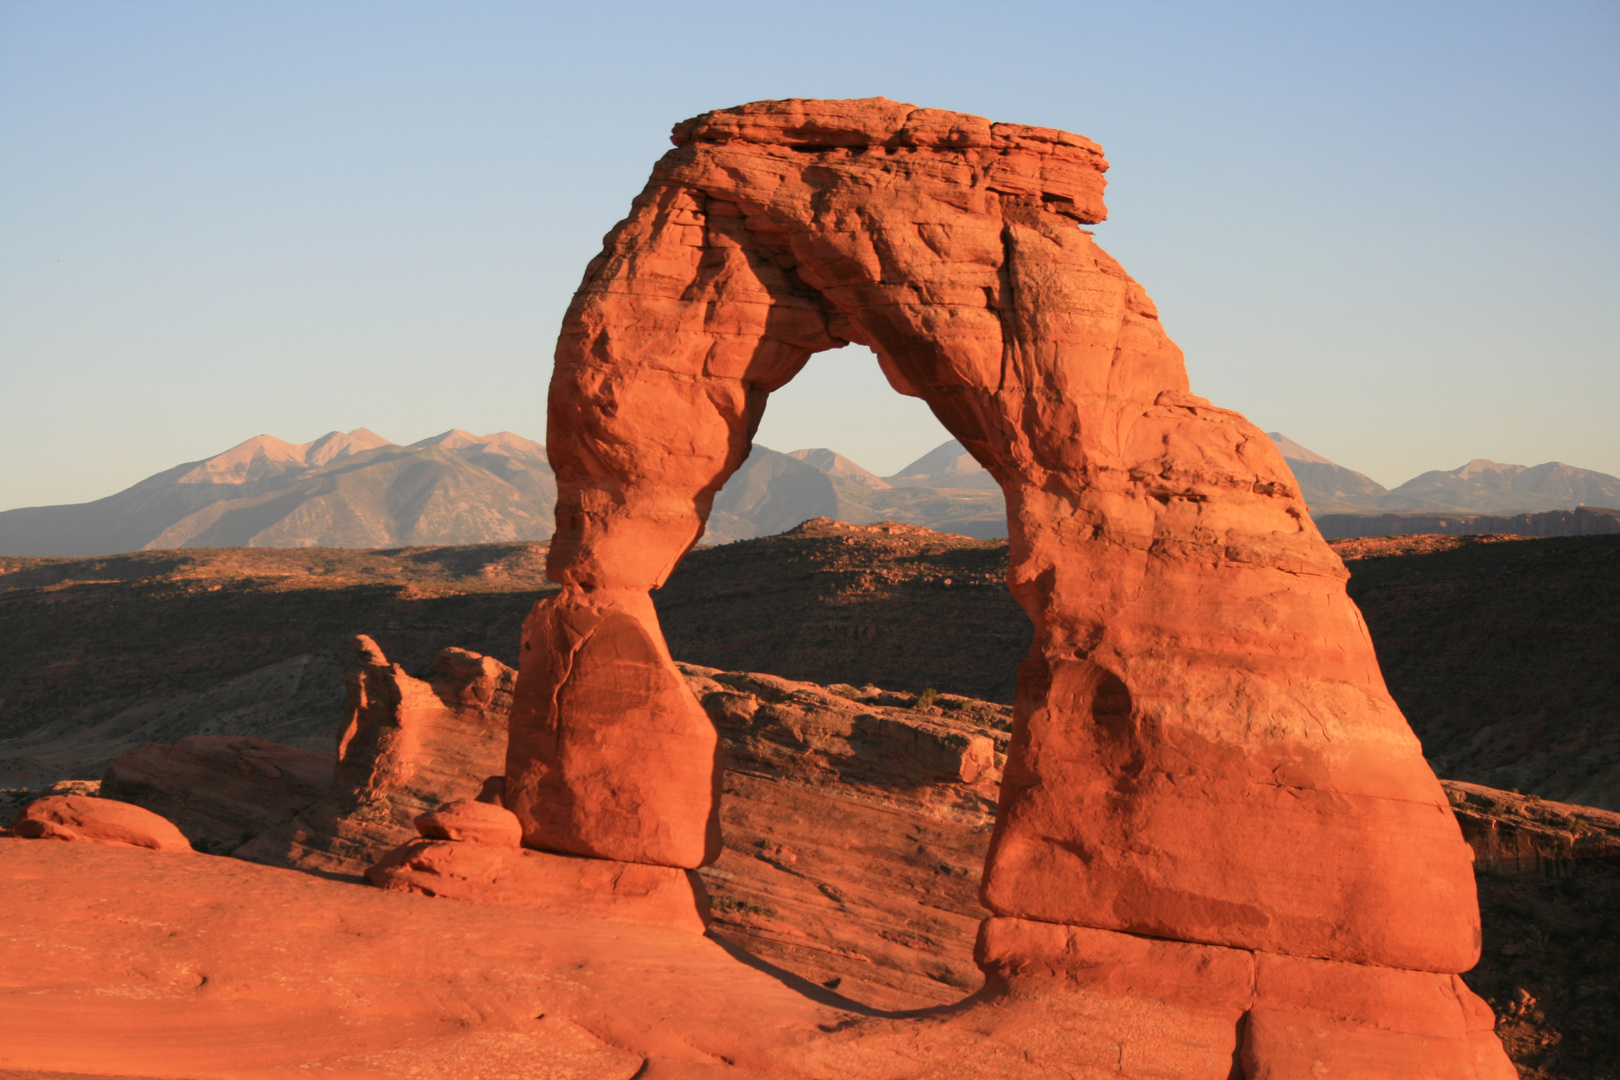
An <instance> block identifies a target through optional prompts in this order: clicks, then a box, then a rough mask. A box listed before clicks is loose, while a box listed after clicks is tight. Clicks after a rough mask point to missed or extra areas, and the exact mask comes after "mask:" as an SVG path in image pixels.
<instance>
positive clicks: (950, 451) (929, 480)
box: [884, 439, 1001, 493]
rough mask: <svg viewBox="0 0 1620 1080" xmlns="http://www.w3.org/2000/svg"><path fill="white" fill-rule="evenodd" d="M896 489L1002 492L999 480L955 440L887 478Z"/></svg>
mask: <svg viewBox="0 0 1620 1080" xmlns="http://www.w3.org/2000/svg"><path fill="white" fill-rule="evenodd" d="M884 479H885V480H887V481H888V482H889V484H890V485H891V486H893V487H931V488H986V489H989V490H993V491H996V492H998V493H999V492H1000V491H1001V485H1000V484H997V483H996V479H995V477H993V476H991V475H990V473H989V472H988V471H987V470H986V469H985V467H984V466H983V465H980V464H979V463H978V462H977V461H975V460H973V455H972V454H970V453H968V452H967V449H966V448H965V447H963V446H962V444H961V443H959V442H957V441H956V440H955V439H952V440H950V441H949V442H945V443H941V444H940V445H938V446H936V447H934V448H933V449H932V450H930V451H928V453H926V454H924V455H923V456H922V457H920V458H918V459H917V460H916V461H913V462H912V463H911V464H910V465H907V466H906V467H905V468H903V469H901V470H900V471H899V472H897V473H895V474H894V475H893V476H885V477H884Z"/></svg>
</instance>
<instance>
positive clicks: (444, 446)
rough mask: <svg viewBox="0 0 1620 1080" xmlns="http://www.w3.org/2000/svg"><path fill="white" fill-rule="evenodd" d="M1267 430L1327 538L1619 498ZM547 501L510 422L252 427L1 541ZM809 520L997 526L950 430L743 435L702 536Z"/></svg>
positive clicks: (291, 534)
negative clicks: (902, 434) (1358, 463)
mask: <svg viewBox="0 0 1620 1080" xmlns="http://www.w3.org/2000/svg"><path fill="white" fill-rule="evenodd" d="M1269 437H1270V438H1271V439H1272V441H1273V442H1274V443H1275V444H1276V445H1277V446H1278V448H1279V449H1280V450H1281V451H1282V454H1283V457H1284V459H1285V460H1286V461H1287V463H1288V466H1289V468H1290V469H1291V470H1293V473H1294V477H1295V479H1296V481H1297V482H1298V483H1299V487H1300V491H1301V493H1302V494H1303V496H1304V498H1305V500H1306V503H1307V504H1308V505H1309V506H1310V509H1311V513H1312V515H1313V516H1314V517H1316V518H1317V519H1318V521H1319V524H1321V525H1322V526H1323V527H1324V529H1325V530H1326V529H1327V528H1328V524H1327V519H1328V518H1330V517H1331V518H1332V525H1331V531H1332V532H1333V534H1334V535H1341V536H1344V535H1360V534H1362V533H1359V532H1358V531H1357V530H1370V532H1366V533H1365V534H1366V535H1373V534H1381V533H1382V532H1384V531H1388V530H1390V529H1395V530H1397V531H1407V526H1406V523H1405V520H1404V517H1403V515H1404V516H1410V515H1413V514H1445V515H1452V516H1454V517H1455V516H1458V515H1463V516H1470V515H1471V516H1473V517H1476V518H1478V519H1479V524H1480V528H1482V529H1499V528H1504V527H1510V525H1508V524H1504V523H1507V522H1509V521H1510V519H1513V520H1516V519H1517V518H1518V517H1522V516H1523V515H1526V514H1546V513H1554V512H1563V511H1572V510H1574V509H1576V508H1577V507H1580V506H1582V505H1585V506H1598V507H1602V506H1610V507H1620V477H1613V476H1609V475H1607V474H1605V473H1599V472H1594V471H1592V470H1588V469H1578V468H1575V467H1573V466H1569V465H1564V464H1562V463H1559V462H1546V463H1544V464H1541V465H1535V466H1523V465H1504V464H1500V463H1497V462H1493V461H1489V460H1487V459H1484V458H1476V459H1474V460H1472V461H1470V462H1468V463H1467V464H1465V465H1463V466H1460V467H1459V468H1456V469H1452V470H1431V471H1429V472H1426V473H1423V474H1421V475H1419V476H1416V477H1413V478H1412V479H1411V480H1408V481H1407V482H1406V483H1404V484H1402V485H1400V486H1399V487H1396V488H1394V489H1388V488H1385V487H1383V486H1382V485H1381V484H1379V483H1377V482H1376V481H1374V480H1372V479H1371V478H1370V477H1368V476H1365V475H1364V474H1362V473H1358V472H1356V471H1354V470H1353V469H1348V468H1345V467H1344V466H1341V465H1338V464H1337V463H1335V462H1333V461H1330V460H1329V459H1328V458H1326V457H1325V456H1323V455H1321V454H1318V453H1316V452H1315V451H1312V450H1309V449H1308V448H1306V447H1304V446H1302V445H1300V444H1299V443H1297V442H1295V441H1294V440H1292V439H1290V438H1288V437H1287V436H1285V435H1283V434H1282V433H1281V432H1271V433H1269ZM556 499H557V488H556V480H555V477H554V476H553V474H552V471H551V464H550V461H549V459H548V458H547V456H546V450H545V447H544V446H543V445H542V444H540V443H539V442H536V441H534V440H531V439H525V438H523V437H522V436H520V435H516V434H514V433H512V432H510V431H500V432H495V433H493V434H489V435H475V434H473V433H472V432H469V431H465V430H463V429H460V428H451V429H449V430H447V431H444V432H441V433H439V434H438V435H433V436H429V437H428V438H425V439H420V440H418V441H416V442H414V443H411V444H409V445H400V444H397V443H394V442H391V441H389V440H388V439H385V438H384V437H383V436H381V435H378V434H377V433H376V432H374V431H370V430H368V429H366V428H356V429H354V430H353V431H349V432H342V431H332V432H328V433H327V434H325V435H322V436H321V437H320V438H317V439H313V440H311V441H309V442H306V443H290V442H286V441H284V440H282V439H279V438H277V437H275V436H273V435H256V436H254V437H253V438H251V439H247V440H245V441H243V442H241V443H238V444H237V445H236V446H233V447H231V448H230V449H228V450H226V451H224V452H223V453H220V454H216V455H214V456H212V457H209V458H204V459H202V460H200V461H190V462H184V463H182V464H180V465H176V466H174V467H173V468H170V469H166V470H164V471H162V472H160V473H157V474H155V475H153V476H149V477H147V478H146V479H144V480H142V481H140V482H138V483H136V484H133V485H131V486H130V487H128V488H125V489H124V490H123V491H120V492H116V493H114V494H112V495H109V496H106V497H105V498H102V499H97V500H94V501H92V502H86V503H74V504H67V505H60V506H40V507H21V508H18V509H15V510H6V511H0V554H6V555H46V556H52V555H54V556H96V555H110V554H114V553H118V552H127V551H139V550H156V549H163V548H181V547H203V546H206V547H236V546H241V547H253V546H270V547H361V548H365V547H369V548H386V547H399V546H405V545H411V544H469V543H492V542H501V541H510V540H545V539H547V538H549V537H550V536H551V533H552V527H553V525H552V517H553V512H554V510H555V507H556ZM818 517H828V518H834V519H836V520H840V521H847V522H850V523H852V524H857V525H868V524H874V523H877V522H882V521H898V522H902V523H905V524H909V525H918V526H924V527H927V528H931V529H934V530H936V531H940V532H947V533H954V534H958V535H963V536H968V537H973V538H975V539H991V538H993V537H998V536H1005V535H1006V528H1007V527H1006V508H1005V504H1004V502H1003V498H1002V493H1001V489H1000V487H999V485H998V484H997V483H996V481H995V479H994V477H992V476H991V475H990V473H989V472H988V471H987V470H985V469H984V468H983V466H981V465H979V463H978V462H977V461H975V460H974V459H973V457H972V455H970V454H969V453H968V452H967V450H966V449H965V448H964V447H963V446H962V444H961V443H960V442H958V441H956V440H955V439H950V440H947V441H946V442H944V443H941V444H940V445H939V446H937V447H935V448H934V449H932V450H930V451H929V452H928V453H926V454H924V455H922V456H921V457H919V458H917V459H916V460H915V461H913V462H911V463H910V464H908V465H906V466H905V467H904V468H902V469H900V470H899V471H897V472H896V473H894V474H893V475H890V476H878V475H876V474H875V473H873V472H871V471H870V470H868V469H866V468H864V467H862V466H861V465H859V464H858V463H856V462H855V461H852V460H851V459H849V458H848V457H845V456H844V455H842V454H839V453H838V452H837V451H835V450H832V449H830V448H827V447H814V448H810V449H802V450H794V451H791V452H789V453H780V452H778V451H776V450H772V449H771V448H769V447H766V446H762V445H755V446H754V447H753V449H752V451H751V452H750V454H749V456H748V458H747V459H746V460H745V461H744V462H743V464H742V466H741V467H740V468H739V469H738V470H737V472H736V473H735V474H734V475H733V476H732V477H731V478H730V479H729V480H728V481H727V483H726V485H725V486H724V487H723V488H722V489H721V490H720V492H719V493H718V494H717V495H716V497H715V501H714V508H713V512H712V514H711V515H710V518H709V523H708V528H707V530H706V532H705V535H704V537H703V541H704V542H705V543H706V544H710V545H713V544H725V543H732V542H735V541H738V540H746V539H751V538H754V537H758V536H766V535H774V534H776V533H781V532H784V531H786V530H788V529H791V528H793V527H795V526H796V525H798V524H800V523H801V522H804V521H808V520H810V519H813V518H818ZM1553 525H1556V523H1553ZM1553 525H1549V526H1547V527H1553ZM1450 527H1451V526H1447V528H1450ZM1457 527H1467V526H1466V525H1463V524H1460V523H1459V524H1458V526H1457Z"/></svg>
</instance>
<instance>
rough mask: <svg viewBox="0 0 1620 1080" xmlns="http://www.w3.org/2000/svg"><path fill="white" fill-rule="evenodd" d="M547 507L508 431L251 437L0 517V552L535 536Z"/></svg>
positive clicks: (520, 445)
mask: <svg viewBox="0 0 1620 1080" xmlns="http://www.w3.org/2000/svg"><path fill="white" fill-rule="evenodd" d="M556 500H557V496H556V482H555V481H554V479H553V478H552V474H551V467H550V465H549V464H548V463H547V461H546V455H545V448H544V447H542V446H541V445H540V444H538V443H535V442H531V441H529V440H527V439H523V438H520V437H518V436H516V435H512V434H511V433H509V432H502V433H499V434H497V435H488V436H474V435H469V434H468V433H466V432H464V431H449V432H446V433H445V434H443V435H439V436H435V437H434V438H432V439H425V440H423V441H422V442H420V443H417V444H416V445H414V446H408V447H406V446H396V445H394V444H393V443H390V442H389V441H388V440H386V439H384V438H382V437H381V436H380V435H377V434H375V433H374V432H370V431H367V430H365V429H364V428H361V429H357V430H355V431H352V432H348V433H343V432H337V431H334V432H331V433H330V434H328V435H325V436H323V437H321V438H319V439H316V440H314V441H313V442H309V443H302V444H294V443H288V442H283V441H282V440H280V439H277V438H274V437H272V436H268V435H261V436H258V437H256V438H253V439H249V440H247V441H246V442H244V443H241V444H239V445H237V446H234V447H232V448H231V449H229V450H227V451H225V452H224V453H222V454H217V455H215V456H214V457H211V458H207V459H205V460H203V461H194V462H187V463H186V464H184V465H178V466H176V467H175V468H173V469H168V470H165V471H164V472H161V473H158V474H157V475H156V476H152V477H148V478H147V479H145V480H142V481H141V482H140V483H138V484H135V485H134V486H133V487H130V488H126V489H125V490H124V491H121V492H118V493H117V494H116V495H111V496H108V497H107V498H105V499H98V500H96V501H95V502H89V503H80V504H77V505H70V506H39V507H27V508H24V509H20V510H8V511H5V512H3V513H0V553H4V554H11V555H56V556H64V555H66V556H74V555H107V554H113V553H115V552H120V551H136V550H142V549H155V548H175V547H234V546H265V547H389V546H398V545H401V544H453V543H483V542H491V541H501V540H517V539H525V540H540V539H545V538H546V537H549V536H550V535H551V530H552V512H553V509H554V507H555V506H556Z"/></svg>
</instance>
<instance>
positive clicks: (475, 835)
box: [416, 799, 523, 848]
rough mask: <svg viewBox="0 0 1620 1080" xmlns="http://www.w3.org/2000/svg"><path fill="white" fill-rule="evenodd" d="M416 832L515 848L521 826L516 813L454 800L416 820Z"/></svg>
mask: <svg viewBox="0 0 1620 1080" xmlns="http://www.w3.org/2000/svg"><path fill="white" fill-rule="evenodd" d="M416 831H417V832H418V833H420V834H421V835H422V836H424V837H425V838H427V839H429V840H458V841H462V842H465V843H469V844H488V845H490V846H492V847H513V848H515V847H518V846H520V844H521V843H522V841H523V826H522V825H521V824H519V823H518V819H517V815H516V814H514V813H512V811H510V810H508V809H506V808H505V807H501V806H496V805H494V804H492V803H487V802H477V801H475V800H469V799H458V800H456V801H455V802H452V803H446V804H444V805H443V806H441V807H439V808H438V809H437V810H430V811H428V812H427V813H425V814H423V815H422V816H421V817H418V818H417V819H416Z"/></svg>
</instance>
